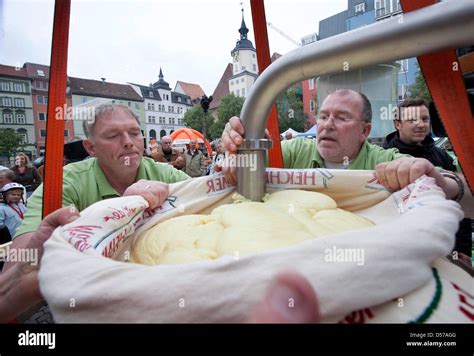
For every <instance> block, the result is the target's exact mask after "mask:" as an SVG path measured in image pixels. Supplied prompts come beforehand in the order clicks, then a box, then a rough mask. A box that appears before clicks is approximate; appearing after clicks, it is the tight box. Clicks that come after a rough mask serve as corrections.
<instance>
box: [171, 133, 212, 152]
mask: <svg viewBox="0 0 474 356" xmlns="http://www.w3.org/2000/svg"><path fill="white" fill-rule="evenodd" d="M170 137H171V139H172V140H173V144H175V143H181V144H188V143H189V141H190V140H191V139H192V138H194V139H196V141H197V146H198V147H199V143H200V142H202V143H204V144H205V145H206V148H207V152H208V153H209V157H212V149H211V145H210V144H209V141H208V140H206V139H205V138H204V136H203V134H202V133H200V132H199V131H197V130H194V129H191V128H188V127H185V128H182V129H177V130H176V131H174V132H173V133H172V134H171V135H170Z"/></svg>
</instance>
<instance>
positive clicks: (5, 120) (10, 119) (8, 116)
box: [3, 113, 13, 124]
mask: <svg viewBox="0 0 474 356" xmlns="http://www.w3.org/2000/svg"><path fill="white" fill-rule="evenodd" d="M3 123H4V124H13V114H10V113H4V114H3Z"/></svg>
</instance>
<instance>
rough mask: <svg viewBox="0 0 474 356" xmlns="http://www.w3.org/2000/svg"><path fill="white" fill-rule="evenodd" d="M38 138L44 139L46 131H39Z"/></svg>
mask: <svg viewBox="0 0 474 356" xmlns="http://www.w3.org/2000/svg"><path fill="white" fill-rule="evenodd" d="M40 137H43V138H44V137H46V130H45V129H40Z"/></svg>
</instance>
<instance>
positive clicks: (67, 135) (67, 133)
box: [64, 129, 69, 137]
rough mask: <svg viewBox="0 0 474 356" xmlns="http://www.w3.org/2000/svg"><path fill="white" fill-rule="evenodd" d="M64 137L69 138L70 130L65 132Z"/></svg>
mask: <svg viewBox="0 0 474 356" xmlns="http://www.w3.org/2000/svg"><path fill="white" fill-rule="evenodd" d="M64 137H69V130H67V129H66V130H64Z"/></svg>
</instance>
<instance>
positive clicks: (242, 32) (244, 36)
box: [239, 8, 249, 40]
mask: <svg viewBox="0 0 474 356" xmlns="http://www.w3.org/2000/svg"><path fill="white" fill-rule="evenodd" d="M239 32H240V39H241V40H246V39H247V33H248V32H249V29H248V28H247V26H246V25H245V20H244V8H242V23H241V24H240V28H239Z"/></svg>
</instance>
